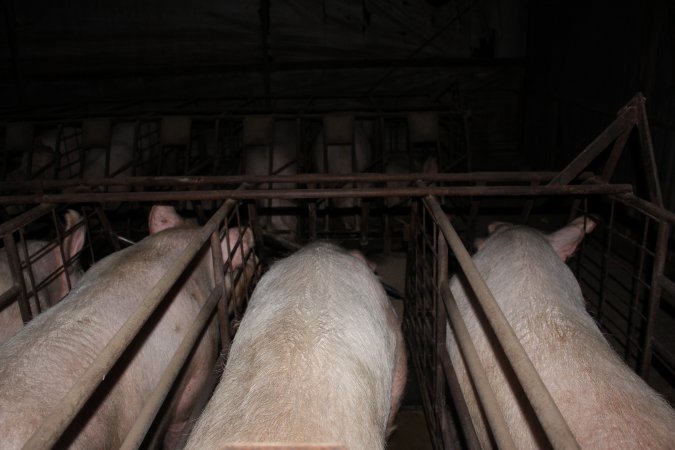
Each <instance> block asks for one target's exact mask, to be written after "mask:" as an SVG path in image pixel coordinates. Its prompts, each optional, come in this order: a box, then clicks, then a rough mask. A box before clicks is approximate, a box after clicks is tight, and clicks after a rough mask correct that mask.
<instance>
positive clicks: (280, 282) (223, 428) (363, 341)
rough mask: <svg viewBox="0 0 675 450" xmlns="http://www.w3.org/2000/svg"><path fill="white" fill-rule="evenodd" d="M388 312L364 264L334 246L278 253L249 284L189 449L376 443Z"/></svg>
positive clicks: (384, 399)
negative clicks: (242, 309) (224, 363)
mask: <svg viewBox="0 0 675 450" xmlns="http://www.w3.org/2000/svg"><path fill="white" fill-rule="evenodd" d="M391 315H393V310H392V309H391V306H390V305H389V304H388V300H387V298H386V294H385V293H384V290H383V289H382V287H381V285H380V284H379V282H378V281H377V279H376V278H375V277H374V275H373V274H372V272H370V269H369V268H368V267H366V265H365V264H363V263H362V262H361V261H359V260H357V259H356V258H354V257H352V256H350V255H348V254H347V253H345V252H344V251H342V250H340V249H338V248H337V247H335V246H332V245H329V244H313V245H310V246H308V247H305V248H304V249H302V250H300V251H299V252H298V253H296V254H294V255H293V256H291V257H289V258H286V259H284V260H282V261H281V262H278V263H277V264H275V265H274V266H273V267H272V268H271V269H270V270H269V271H268V272H267V273H266V274H265V275H264V276H263V277H262V279H261V280H260V282H259V283H258V286H256V289H255V291H254V293H253V297H252V299H251V302H250V304H249V306H248V308H247V311H246V314H245V316H244V318H243V320H242V322H241V324H240V327H239V331H238V333H237V335H236V337H235V339H234V342H233V344H232V348H231V351H230V355H229V359H228V362H227V366H226V368H225V372H224V373H223V376H222V379H221V382H220V384H219V386H218V388H217V390H216V392H215V394H214V396H213V398H212V399H211V401H210V402H209V404H208V405H207V408H206V410H205V412H204V414H203V415H202V417H201V418H200V420H199V422H198V423H197V426H196V428H195V430H194V431H193V433H192V435H191V438H190V441H189V443H188V448H195V449H196V448H200V449H201V448H219V447H220V446H222V445H223V444H224V443H234V442H285V443H300V442H313V443H318V442H322V443H326V442H336V443H343V444H346V446H347V448H349V449H377V448H383V447H384V433H385V428H386V424H387V418H388V416H389V410H390V397H391V394H392V378H393V373H394V366H395V363H396V361H395V358H396V345H397V334H396V330H395V329H394V327H393V326H392V323H391V322H390V321H389V320H390V317H391ZM394 323H395V320H394ZM398 332H399V333H400V330H399V331H398Z"/></svg>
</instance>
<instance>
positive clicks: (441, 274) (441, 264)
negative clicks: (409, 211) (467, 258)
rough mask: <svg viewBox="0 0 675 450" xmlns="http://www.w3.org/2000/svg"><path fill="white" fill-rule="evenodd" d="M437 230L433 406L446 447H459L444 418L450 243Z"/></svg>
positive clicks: (434, 289) (434, 291)
mask: <svg viewBox="0 0 675 450" xmlns="http://www.w3.org/2000/svg"><path fill="white" fill-rule="evenodd" d="M434 228H435V230H434V231H437V236H436V258H437V260H436V280H435V281H436V285H435V286H433V298H434V303H435V304H436V305H435V306H436V307H435V308H434V315H435V316H436V317H435V321H434V325H435V326H436V336H435V340H436V346H435V347H436V348H435V355H434V365H435V367H434V399H433V407H434V412H435V417H436V421H437V422H438V427H439V429H440V430H441V437H442V438H443V442H444V444H445V447H450V446H451V444H454V445H452V447H454V448H458V447H459V446H458V442H456V441H455V442H450V434H449V433H450V425H449V424H448V423H447V422H446V421H445V420H443V419H444V414H443V412H444V409H445V408H444V407H445V375H444V372H443V358H442V356H441V355H442V354H443V353H446V352H447V349H446V347H445V338H446V336H445V327H446V323H447V317H446V314H445V307H444V306H443V301H442V299H441V295H440V292H441V289H442V285H443V284H444V283H447V282H448V244H447V243H446V242H445V239H443V234H442V233H441V232H440V230H436V227H434Z"/></svg>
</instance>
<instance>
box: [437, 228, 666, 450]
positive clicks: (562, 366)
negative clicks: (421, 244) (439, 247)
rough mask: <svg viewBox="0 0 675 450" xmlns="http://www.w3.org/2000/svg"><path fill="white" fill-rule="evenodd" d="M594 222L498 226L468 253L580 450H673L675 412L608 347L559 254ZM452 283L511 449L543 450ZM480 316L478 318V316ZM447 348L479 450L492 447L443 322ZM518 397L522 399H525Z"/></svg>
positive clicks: (536, 428) (509, 379)
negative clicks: (540, 227)
mask: <svg viewBox="0 0 675 450" xmlns="http://www.w3.org/2000/svg"><path fill="white" fill-rule="evenodd" d="M594 226H595V224H594V223H593V222H591V221H588V219H587V221H586V228H584V218H583V217H580V218H577V219H575V220H574V221H573V222H571V223H570V224H569V225H567V226H565V227H564V228H562V229H560V230H558V231H556V232H555V233H552V234H549V235H543V234H541V233H539V232H537V231H535V230H533V229H531V228H528V227H524V226H514V225H508V224H499V225H498V226H492V227H491V231H494V233H493V234H492V235H491V236H490V237H489V238H488V239H486V240H485V241H484V242H483V243H482V245H481V246H480V249H479V251H478V252H477V253H476V254H475V255H474V256H473V262H474V263H475V264H476V266H477V268H478V270H479V272H480V273H481V274H482V276H483V278H484V279H485V281H486V283H487V286H488V287H489V288H490V290H491V292H492V293H493V295H494V297H495V299H496V301H497V303H498V304H499V306H500V308H501V310H502V311H503V312H504V315H505V316H506V319H507V320H508V322H509V323H510V324H511V326H512V327H513V329H514V331H515V333H516V336H517V337H518V339H519V340H520V342H521V343H522V345H523V347H524V349H525V351H526V352H527V355H528V356H529V358H530V359H531V360H532V363H533V364H534V366H535V368H536V369H537V371H538V372H539V374H540V376H541V378H542V380H543V382H544V384H545V385H546V387H547V388H548V390H549V391H550V393H551V395H552V397H553V400H554V401H555V403H556V405H557V406H558V408H559V409H560V412H561V413H562V415H563V417H564V418H565V420H566V421H567V423H568V425H569V426H570V429H571V431H572V433H573V434H574V436H575V437H576V439H577V441H578V442H579V444H580V446H581V447H582V448H593V449H618V448H624V449H636V448H659V449H660V448H663V449H665V448H673V445H674V444H675V413H674V412H673V409H672V408H670V407H669V406H668V404H667V403H666V402H665V401H664V400H663V399H662V398H660V397H659V396H658V394H656V393H655V392H654V391H653V390H652V389H651V388H650V387H649V386H648V385H647V384H646V383H645V382H644V381H643V380H642V379H641V378H639V377H638V376H637V375H636V374H635V373H634V372H633V371H631V370H630V369H629V368H628V366H626V364H624V362H623V361H622V360H621V359H620V358H619V357H618V355H617V354H616V352H615V351H614V350H613V349H612V348H611V347H610V345H609V343H608V342H607V340H606V339H605V338H604V336H603V335H602V333H601V332H600V330H599V329H598V327H597V325H596V324H595V322H594V321H593V319H592V318H591V316H590V315H589V314H588V312H587V311H586V309H585V307H584V298H583V296H582V293H581V289H580V287H579V284H578V282H577V280H576V279H575V278H574V276H573V274H572V272H571V271H570V269H569V268H568V267H567V266H566V265H565V264H564V260H565V259H566V258H567V257H569V256H570V255H571V254H573V253H574V251H575V249H576V247H577V245H578V244H579V243H580V242H581V240H582V239H583V237H584V234H585V232H588V231H590V230H592V228H593V227H594ZM450 289H451V291H452V293H453V295H454V297H455V298H456V300H457V304H458V307H459V310H460V312H461V314H462V317H463V319H464V321H465V322H466V324H467V327H468V330H469V333H470V335H471V337H472V340H473V342H474V344H475V346H476V350H477V351H478V355H479V356H480V360H481V363H482V365H483V367H485V369H486V372H487V377H488V380H489V382H490V385H491V386H492V390H493V391H494V392H495V395H496V398H497V402H498V404H499V405H500V407H501V409H502V410H503V412H504V415H505V419H506V424H507V426H508V427H509V431H510V433H511V435H512V437H513V440H514V443H515V446H516V448H519V449H527V448H542V447H547V446H548V444H547V441H546V438H545V437H544V435H543V431H542V429H541V426H540V425H538V423H537V422H536V419H535V418H533V413H532V410H531V408H529V407H526V406H525V404H526V400H523V399H524V394H523V393H522V392H520V391H519V390H517V389H516V388H514V386H515V383H516V381H515V375H513V373H512V371H510V370H505V361H504V360H503V358H501V357H497V356H496V353H495V352H494V351H493V350H492V347H491V346H490V345H489V343H488V341H492V337H490V338H488V337H487V335H486V333H485V331H484V330H485V328H484V327H485V326H487V325H486V324H485V323H484V322H485V321H484V320H483V319H482V318H481V320H479V319H478V317H479V316H477V315H476V313H475V309H474V308H476V307H475V306H473V304H475V303H476V300H475V297H473V294H471V298H472V301H471V303H470V302H469V300H468V299H467V292H472V291H471V290H470V288H469V287H468V285H466V284H465V281H464V279H463V278H461V277H458V276H454V277H453V278H452V280H451V281H450ZM481 317H482V316H481ZM447 347H448V351H449V353H450V358H451V361H452V364H453V366H454V368H455V370H456V372H457V374H458V378H459V381H460V385H461V388H462V392H463V394H464V396H465V398H467V405H468V407H469V412H470V414H471V419H472V421H473V423H474V426H475V428H476V431H477V435H478V438H479V440H480V442H481V444H482V446H483V447H485V448H489V447H491V446H492V444H491V441H490V438H489V436H488V433H487V431H486V425H485V421H484V419H483V417H482V415H481V412H480V411H479V409H478V405H477V401H476V397H475V395H474V391H473V390H472V389H471V388H470V381H469V378H468V375H467V372H466V368H465V366H464V363H463V360H462V358H461V356H460V354H459V350H458V348H457V345H456V342H455V341H454V339H453V337H452V335H451V333H450V332H449V329H448V339H447ZM521 400H522V401H521Z"/></svg>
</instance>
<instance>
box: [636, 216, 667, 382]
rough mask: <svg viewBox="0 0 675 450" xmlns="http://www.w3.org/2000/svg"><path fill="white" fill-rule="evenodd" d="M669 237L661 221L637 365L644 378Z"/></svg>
mask: <svg viewBox="0 0 675 450" xmlns="http://www.w3.org/2000/svg"><path fill="white" fill-rule="evenodd" d="M669 237H670V224H668V223H666V222H665V221H662V222H660V223H659V228H658V230H657V234H656V247H655V253H654V265H653V268H652V280H651V285H652V289H651V291H650V293H649V303H648V304H647V323H646V325H645V329H644V333H643V335H642V336H643V338H642V345H641V347H642V353H641V354H640V361H639V365H638V370H639V371H638V373H639V374H640V376H641V377H642V378H644V379H645V380H647V379H648V377H649V369H650V367H651V363H652V351H653V350H652V345H653V343H654V324H655V321H656V313H657V312H658V311H659V303H660V301H661V283H659V277H661V276H662V275H663V270H664V268H665V265H666V256H667V254H668V239H669Z"/></svg>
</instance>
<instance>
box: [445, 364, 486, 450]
mask: <svg viewBox="0 0 675 450" xmlns="http://www.w3.org/2000/svg"><path fill="white" fill-rule="evenodd" d="M441 360H442V361H443V370H444V371H445V379H446V380H447V383H448V390H449V391H450V396H451V397H452V401H453V403H454V405H455V407H456V408H457V415H458V416H459V421H460V423H461V424H462V431H463V433H464V439H465V441H466V446H467V448H468V449H469V450H480V449H481V446H480V442H479V441H478V437H477V436H476V430H475V428H474V426H473V422H471V414H470V413H469V408H468V407H467V406H466V400H465V399H464V396H463V395H462V389H461V388H460V386H459V382H458V381H457V375H456V372H455V370H454V368H453V367H452V363H451V362H450V355H448V352H447V351H446V352H443V353H441Z"/></svg>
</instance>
